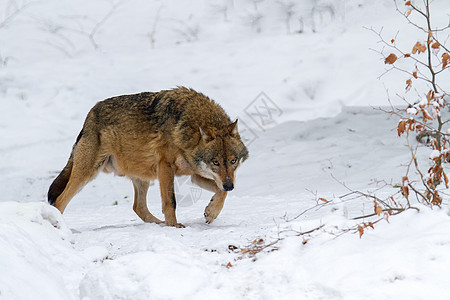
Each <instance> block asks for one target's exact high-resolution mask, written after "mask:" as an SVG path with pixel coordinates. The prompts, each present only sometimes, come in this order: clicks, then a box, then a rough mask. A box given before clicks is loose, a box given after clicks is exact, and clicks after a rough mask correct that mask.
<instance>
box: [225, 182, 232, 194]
mask: <svg viewBox="0 0 450 300" xmlns="http://www.w3.org/2000/svg"><path fill="white" fill-rule="evenodd" d="M223 189H224V190H225V191H227V192H229V191H231V190H233V189H234V185H233V183H232V182H227V183H225V184H224V185H223Z"/></svg>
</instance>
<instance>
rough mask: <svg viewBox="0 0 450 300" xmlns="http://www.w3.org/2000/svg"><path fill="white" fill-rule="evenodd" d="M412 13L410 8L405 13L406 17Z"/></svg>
mask: <svg viewBox="0 0 450 300" xmlns="http://www.w3.org/2000/svg"><path fill="white" fill-rule="evenodd" d="M411 13H412V9H410V10H408V11H407V12H406V14H405V16H406V17H409V15H410V14H411Z"/></svg>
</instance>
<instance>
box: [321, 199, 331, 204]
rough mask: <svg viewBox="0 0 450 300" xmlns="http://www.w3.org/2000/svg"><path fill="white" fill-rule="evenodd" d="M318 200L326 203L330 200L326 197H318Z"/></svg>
mask: <svg viewBox="0 0 450 300" xmlns="http://www.w3.org/2000/svg"><path fill="white" fill-rule="evenodd" d="M319 200H320V201H323V202H325V203H328V202H330V201H328V200H327V199H325V198H319Z"/></svg>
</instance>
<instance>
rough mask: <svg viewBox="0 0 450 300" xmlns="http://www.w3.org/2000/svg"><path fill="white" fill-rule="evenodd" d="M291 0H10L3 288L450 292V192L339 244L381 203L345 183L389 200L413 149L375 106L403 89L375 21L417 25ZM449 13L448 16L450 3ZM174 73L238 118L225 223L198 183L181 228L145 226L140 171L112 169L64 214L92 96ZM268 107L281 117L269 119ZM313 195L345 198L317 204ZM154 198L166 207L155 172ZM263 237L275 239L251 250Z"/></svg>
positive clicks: (3, 99)
mask: <svg viewBox="0 0 450 300" xmlns="http://www.w3.org/2000/svg"><path fill="white" fill-rule="evenodd" d="M289 3H291V2H289V1H268V0H265V1H233V0H222V1H219V0H217V1H200V0H198V1H181V0H177V1H157V0H155V1H145V0H129V1H121V2H112V1H100V0H96V1H88V0H43V1H25V0H16V1H9V0H5V1H1V2H0V112H1V118H0V137H1V139H0V192H1V193H0V195H1V197H0V299H84V300H87V299H92V300H93V299H203V298H213V299H230V298H231V299H288V298H289V299H449V298H450V289H449V288H448V287H449V286H450V276H448V275H449V271H448V270H449V269H450V256H449V254H448V253H450V239H449V237H448V234H447V232H448V230H447V228H449V227H450V218H449V210H448V206H447V204H448V199H445V204H446V205H445V206H444V208H443V209H442V210H438V209H434V210H430V209H428V208H426V207H423V206H421V205H420V204H418V203H414V206H416V207H417V208H419V209H420V213H417V212H416V211H408V212H406V213H403V214H401V215H398V216H395V217H391V218H390V223H388V222H386V221H381V222H379V223H377V224H375V229H374V230H372V229H367V230H366V231H365V233H364V235H363V237H362V238H361V239H360V238H359V235H358V234H357V233H354V232H353V231H352V232H349V233H347V234H344V235H341V236H339V237H337V236H336V235H338V234H339V233H340V232H342V230H346V229H348V228H351V227H353V226H355V225H356V224H359V221H355V220H351V218H353V217H355V216H359V215H361V214H362V213H363V212H366V213H367V212H372V211H373V202H372V201H371V200H370V199H367V200H364V199H362V198H358V199H347V198H345V197H344V198H341V200H340V199H339V198H338V197H339V196H342V195H345V194H346V193H348V189H347V188H346V187H344V185H343V184H342V183H345V184H346V185H347V186H348V187H350V188H352V189H358V190H362V191H367V190H371V191H375V192H376V194H377V195H378V196H380V197H383V196H386V195H388V194H389V193H391V192H392V191H391V190H389V189H382V190H377V188H378V187H380V185H381V183H380V181H382V180H386V181H391V180H392V182H393V183H399V181H400V180H401V176H402V175H403V174H404V172H405V165H404V164H405V163H407V162H408V159H409V153H408V150H407V148H406V147H405V140H403V139H400V138H398V137H397V134H396V125H397V121H398V120H396V119H395V118H392V117H389V116H388V115H387V114H385V113H383V112H381V111H379V110H376V109H373V108H372V107H371V106H374V107H378V106H384V105H387V104H388V103H387V101H386V90H385V89H386V88H387V89H389V91H390V94H391V98H392V100H393V101H396V99H395V98H394V97H392V95H393V94H394V93H395V92H396V91H397V90H399V91H400V92H401V91H402V90H403V89H404V87H403V86H400V88H396V86H397V85H398V83H399V82H400V83H402V82H404V80H405V78H404V77H403V75H402V74H396V73H390V74H387V75H386V76H384V77H383V81H380V80H378V79H377V77H378V76H379V75H380V74H382V73H383V71H384V66H383V63H382V60H380V57H379V56H378V55H377V53H375V52H374V51H370V50H369V48H376V47H377V43H376V42H377V37H376V36H374V35H373V34H372V33H371V32H369V31H368V30H367V29H364V28H363V26H365V27H374V28H377V29H380V28H381V27H383V26H384V28H385V29H384V32H386V34H387V36H388V37H390V35H395V34H396V32H397V30H400V33H401V34H400V35H399V38H398V40H399V43H402V38H405V39H407V38H408V37H411V36H413V35H414V34H415V33H416V31H415V30H414V29H408V26H407V24H406V23H405V22H404V21H402V19H401V17H399V16H398V14H397V13H396V12H395V8H394V6H393V4H392V2H391V1H390V0H383V1H363V0H360V1H344V0H342V1H297V2H295V5H294V6H293V7H292V12H289ZM434 5H435V8H436V10H434V11H433V13H436V15H437V20H438V21H439V22H444V24H445V22H448V16H447V15H448V3H447V2H446V1H445V0H440V1H435V2H434ZM291 13H292V15H291V17H290V18H287V16H288V15H290V14H291ZM299 31H301V32H299ZM176 85H186V86H190V87H193V88H195V89H197V90H198V91H201V92H203V93H205V94H207V95H208V96H211V97H212V98H214V99H215V100H217V101H218V102H219V103H220V104H221V105H222V106H223V107H224V108H225V110H226V111H227V112H228V113H229V114H230V116H231V117H232V118H234V117H239V120H240V125H239V126H240V130H241V132H243V135H245V137H246V139H247V142H248V144H249V150H250V159H249V160H248V161H246V162H245V163H244V165H243V166H242V167H241V168H240V169H239V172H238V176H237V182H236V188H235V190H233V192H231V193H230V194H229V196H228V198H227V200H226V204H225V207H224V209H223V211H222V213H221V214H220V216H219V217H218V219H217V220H215V221H214V222H213V223H212V224H210V225H208V224H205V223H204V219H203V210H204V207H205V206H206V204H207V203H208V201H209V199H210V197H211V193H209V192H207V191H203V190H200V189H198V188H196V187H194V186H191V185H190V184H189V182H188V181H186V178H179V179H177V181H176V188H177V199H178V209H177V216H178V219H179V221H180V222H182V223H183V224H185V225H186V228H184V229H176V228H168V227H165V226H159V225H155V224H144V223H143V222H142V221H141V220H140V219H139V218H138V217H137V216H136V215H135V214H134V212H133V211H132V198H133V189H132V185H131V183H130V182H129V181H128V180H126V179H124V178H118V177H113V176H111V175H105V174H101V175H100V176H99V177H98V178H97V179H96V180H95V181H93V182H91V183H89V184H88V185H87V186H86V187H85V188H84V189H83V190H82V191H81V192H80V193H79V194H78V195H77V196H76V197H75V198H74V199H73V201H72V202H71V203H70V204H69V206H68V208H67V210H66V212H65V214H64V215H63V216H61V215H60V214H59V212H58V211H57V210H56V209H54V208H53V207H50V206H48V205H47V204H46V203H45V201H46V193H47V189H48V186H49V185H50V183H51V182H52V180H53V179H54V178H55V176H56V175H57V174H58V173H59V171H60V170H61V168H62V167H63V166H64V164H65V162H66V160H67V158H68V156H69V153H70V149H71V147H72V145H73V143H74V141H75V138H76V136H77V134H78V132H79V130H80V128H81V126H82V123H83V120H84V118H85V116H86V113H87V112H88V110H89V109H90V108H91V107H92V106H93V105H94V104H95V103H96V102H97V101H99V100H102V99H104V98H107V97H110V96H113V95H118V94H126V93H135V92H141V91H155V90H160V89H167V88H172V87H174V86H176ZM261 92H263V94H261ZM264 101H266V102H264ZM264 103H269V105H271V106H270V107H271V108H272V109H273V110H272V111H273V115H271V116H270V117H268V115H267V114H266V115H264V116H263V118H260V117H261V116H260V115H257V114H255V109H257V108H258V107H259V108H261V105H263V104H264ZM398 103H399V102H396V103H394V104H398ZM252 113H253V114H252ZM411 142H412V143H414V139H413V138H412V139H411ZM418 156H419V161H420V163H421V164H427V163H428V153H427V151H425V149H423V148H422V147H419V151H418ZM339 181H340V182H339ZM318 197H324V198H326V199H328V200H332V201H331V203H330V205H322V206H320V207H315V205H316V201H317V198H318ZM342 199H343V200H342ZM148 202H149V208H150V210H151V211H152V212H153V213H154V214H155V215H156V216H157V217H159V218H162V213H161V204H160V196H159V189H158V184H155V185H153V186H151V187H150V190H149V193H148ZM312 207H314V209H311V210H308V211H307V212H305V210H307V209H310V208H312ZM302 212H305V213H304V214H302V215H301V216H300V217H298V218H295V217H296V216H298V215H299V214H301V213H302ZM322 225H323V227H321V228H320V230H316V231H314V232H312V233H310V234H307V235H305V236H297V234H298V232H305V231H308V230H311V229H314V228H317V227H319V226H322ZM279 238H282V240H280V241H278V239H279ZM259 239H262V240H263V241H262V242H261V243H262V244H263V245H266V244H269V243H271V242H274V243H275V244H274V245H273V246H270V247H267V248H266V250H265V251H262V252H261V253H258V254H256V255H255V256H252V255H249V254H248V253H243V252H242V251H240V250H239V249H248V247H250V248H251V247H254V246H255V244H254V243H253V241H255V240H256V241H258V240H259ZM306 239H307V242H306V243H302V242H304V241H305V240H306ZM277 241H278V242H277Z"/></svg>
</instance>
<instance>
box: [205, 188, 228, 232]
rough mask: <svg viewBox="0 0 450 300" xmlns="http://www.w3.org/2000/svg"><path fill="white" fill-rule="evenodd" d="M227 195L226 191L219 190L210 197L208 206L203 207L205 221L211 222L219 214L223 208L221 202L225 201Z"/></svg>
mask: <svg viewBox="0 0 450 300" xmlns="http://www.w3.org/2000/svg"><path fill="white" fill-rule="evenodd" d="M226 197H227V192H225V191H222V190H219V191H217V192H216V193H215V194H214V196H213V197H212V198H211V201H210V202H209V204H208V206H207V207H206V208H205V219H206V223H208V224H209V223H211V222H212V221H214V220H215V219H216V218H217V216H218V215H219V214H220V212H221V211H222V208H223V204H224V202H225V198H226Z"/></svg>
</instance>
